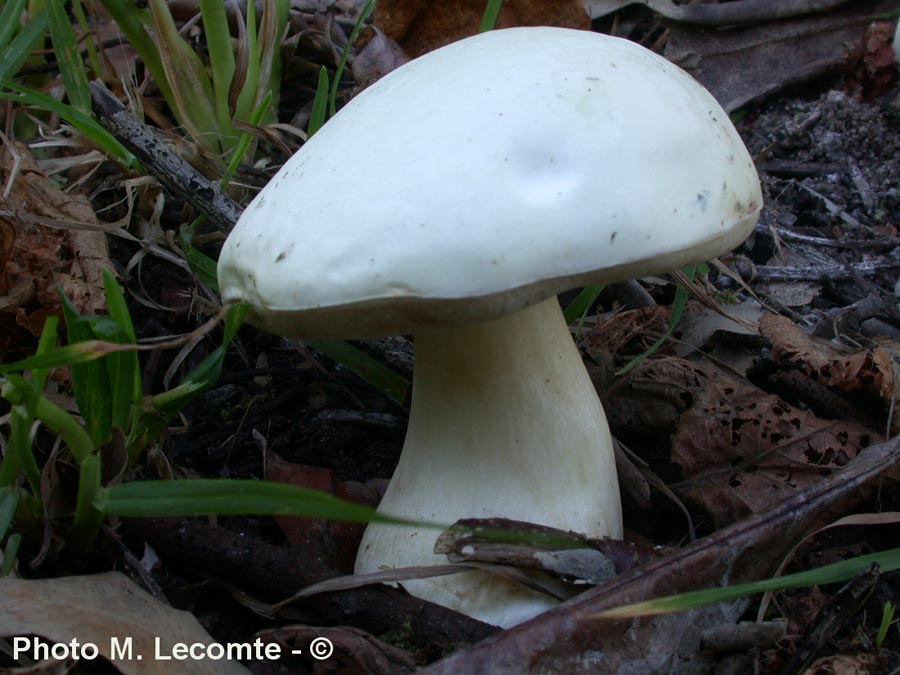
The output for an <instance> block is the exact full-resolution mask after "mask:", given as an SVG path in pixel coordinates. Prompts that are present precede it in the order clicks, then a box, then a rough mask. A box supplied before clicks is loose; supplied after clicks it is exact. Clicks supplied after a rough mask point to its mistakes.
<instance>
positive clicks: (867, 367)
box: [760, 314, 900, 429]
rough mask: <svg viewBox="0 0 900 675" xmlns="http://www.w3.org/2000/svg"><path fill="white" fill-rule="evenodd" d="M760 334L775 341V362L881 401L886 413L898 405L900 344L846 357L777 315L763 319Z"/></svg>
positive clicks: (882, 344) (882, 345) (881, 345)
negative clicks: (896, 402) (896, 401)
mask: <svg viewBox="0 0 900 675" xmlns="http://www.w3.org/2000/svg"><path fill="white" fill-rule="evenodd" d="M760 332H761V333H762V335H763V336H764V337H765V338H766V339H768V340H769V341H771V343H772V360H773V361H775V362H776V363H778V364H779V365H782V366H789V367H792V368H800V370H801V371H802V372H804V373H806V374H807V375H809V376H810V377H811V378H813V379H814V380H816V381H818V382H820V383H822V384H824V385H827V386H829V387H833V388H834V389H836V390H838V391H840V392H843V393H846V394H856V395H860V396H862V397H863V398H864V399H870V400H881V402H882V404H883V412H884V413H887V412H888V411H889V410H891V408H892V407H894V406H895V400H896V397H897V395H898V392H897V391H896V388H897V380H898V375H900V373H898V358H900V344H897V343H896V342H893V341H888V340H884V341H882V342H880V343H879V344H876V345H875V346H873V347H870V348H868V349H863V350H860V351H857V352H853V353H850V354H846V353H842V352H841V351H839V350H838V349H837V348H836V347H835V346H834V345H833V344H832V343H830V342H828V341H827V340H823V339H821V338H816V337H813V336H811V335H808V334H807V333H805V332H804V331H803V329H802V328H800V326H798V325H797V324H795V323H794V322H793V321H791V320H790V319H788V318H787V317H783V316H779V315H777V314H766V315H765V316H763V318H762V319H761V321H760ZM894 417H895V419H894V428H895V429H896V428H900V424H898V423H900V419H898V415H897V414H896V413H895V415H894Z"/></svg>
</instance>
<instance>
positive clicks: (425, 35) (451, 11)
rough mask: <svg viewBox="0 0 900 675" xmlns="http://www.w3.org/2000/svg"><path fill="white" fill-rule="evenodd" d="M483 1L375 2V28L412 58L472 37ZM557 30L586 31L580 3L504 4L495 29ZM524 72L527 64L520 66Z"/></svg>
mask: <svg viewBox="0 0 900 675" xmlns="http://www.w3.org/2000/svg"><path fill="white" fill-rule="evenodd" d="M484 7H485V4H484V0H445V1H444V2H425V1H424V0H379V2H378V4H377V5H376V6H375V20H374V23H375V25H376V26H378V27H379V28H381V29H382V30H383V31H384V32H385V33H386V34H387V35H388V37H390V38H391V39H393V40H394V41H395V42H397V43H398V44H399V45H400V46H401V47H403V50H404V51H405V52H406V53H407V54H409V56H411V57H413V58H415V57H416V56H421V55H422V54H424V53H425V52H430V51H432V50H434V49H437V48H438V47H442V46H444V45H446V44H449V43H451V42H455V41H457V40H461V39H463V38H465V37H469V36H471V35H475V34H476V33H477V32H478V26H479V25H480V23H481V18H482V16H483V14H484ZM512 26H560V27H563V28H580V29H582V30H590V27H591V20H590V18H589V17H588V15H587V12H586V11H585V9H584V4H583V3H582V2H581V0H557V1H556V2H545V1H544V0H506V2H504V3H503V6H502V7H501V9H500V15H499V16H498V17H497V23H496V27H497V28H510V27H512ZM522 67H523V68H527V64H523V65H522Z"/></svg>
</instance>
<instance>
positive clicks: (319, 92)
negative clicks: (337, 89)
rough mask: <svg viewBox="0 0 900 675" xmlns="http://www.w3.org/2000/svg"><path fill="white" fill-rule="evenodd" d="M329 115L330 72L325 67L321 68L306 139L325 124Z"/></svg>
mask: <svg viewBox="0 0 900 675" xmlns="http://www.w3.org/2000/svg"><path fill="white" fill-rule="evenodd" d="M327 113H328V71H327V70H326V69H325V66H322V67H321V68H319V81H318V83H317V84H316V95H315V98H313V104H312V111H311V112H310V113H309V127H308V128H307V130H306V139H307V140H309V139H310V138H312V136H313V134H314V133H316V132H317V131H318V130H319V129H321V128H322V125H323V124H325V116H326V114H327Z"/></svg>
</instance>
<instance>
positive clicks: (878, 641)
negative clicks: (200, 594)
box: [0, 530, 897, 649]
mask: <svg viewBox="0 0 900 675" xmlns="http://www.w3.org/2000/svg"><path fill="white" fill-rule="evenodd" d="M0 536H2V530H0ZM896 611H897V607H896V605H894V603H892V602H891V601H890V600H888V601H887V602H885V603H884V604H883V605H882V606H881V625H879V627H878V635H877V636H876V637H875V646H876V647H878V648H879V649H881V645H883V644H884V640H885V638H886V637H887V634H888V630H890V627H891V624H893V623H894V613H895V612H896Z"/></svg>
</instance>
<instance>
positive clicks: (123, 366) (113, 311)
mask: <svg viewBox="0 0 900 675" xmlns="http://www.w3.org/2000/svg"><path fill="white" fill-rule="evenodd" d="M103 286H104V288H105V289H106V303H107V306H108V307H109V318H110V319H111V323H112V325H114V326H115V328H116V330H115V331H113V332H112V334H111V335H110V336H109V337H110V338H111V339H110V340H109V341H110V342H115V343H117V344H134V343H135V342H137V338H136V337H135V333H134V325H133V324H132V322H131V315H130V314H129V313H128V306H127V305H126V303H125V295H124V294H123V293H122V288H121V287H120V286H119V282H118V281H116V278H115V277H114V276H113V274H112V272H110V271H109V270H108V269H105V268H104V270H103ZM106 372H107V375H108V377H109V392H110V400H109V405H110V424H111V425H112V426H113V427H116V428H119V429H122V430H123V431H127V430H128V429H129V427H130V422H131V420H132V416H133V414H134V412H135V408H136V406H137V404H138V403H139V402H140V398H141V382H140V365H139V363H138V357H137V353H136V352H134V351H131V350H129V351H124V350H123V351H117V352H112V353H110V354H109V356H107V357H106Z"/></svg>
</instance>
